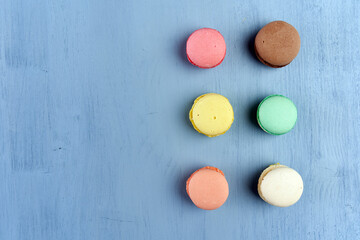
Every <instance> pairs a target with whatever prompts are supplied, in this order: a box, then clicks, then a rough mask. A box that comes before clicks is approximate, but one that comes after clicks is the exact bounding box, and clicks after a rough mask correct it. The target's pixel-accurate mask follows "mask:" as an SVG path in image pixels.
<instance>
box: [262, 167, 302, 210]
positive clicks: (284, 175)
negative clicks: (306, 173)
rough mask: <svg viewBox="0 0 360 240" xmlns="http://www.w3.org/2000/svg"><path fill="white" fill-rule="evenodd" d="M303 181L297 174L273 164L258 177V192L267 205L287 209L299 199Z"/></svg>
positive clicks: (290, 169) (292, 170)
mask: <svg viewBox="0 0 360 240" xmlns="http://www.w3.org/2000/svg"><path fill="white" fill-rule="evenodd" d="M303 189H304V184H303V180H302V178H301V176H300V174H299V173H298V172H296V171H295V170H294V169H292V168H289V167H287V166H284V165H280V164H274V165H270V166H269V167H268V168H266V169H265V170H264V171H263V172H262V174H261V175H260V178H259V182H258V192H259V195H260V197H261V198H262V199H263V200H264V201H265V202H267V203H269V204H271V205H274V206H277V207H289V206H291V205H293V204H295V203H296V202H297V201H298V200H299V199H300V197H301V195H302V193H303Z"/></svg>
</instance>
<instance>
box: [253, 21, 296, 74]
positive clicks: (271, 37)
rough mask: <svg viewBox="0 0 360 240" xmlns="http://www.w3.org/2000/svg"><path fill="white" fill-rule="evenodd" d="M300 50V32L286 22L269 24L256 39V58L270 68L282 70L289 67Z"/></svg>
mask: <svg viewBox="0 0 360 240" xmlns="http://www.w3.org/2000/svg"><path fill="white" fill-rule="evenodd" d="M299 50H300V36H299V33H298V31H297V30H296V29H295V28H294V27H293V26H292V25H290V24H289V23H286V22H284V21H275V22H271V23H268V24H267V25H265V26H264V27H263V28H262V29H261V30H260V31H259V32H258V33H257V35H256V37H255V53H256V56H257V57H258V59H259V60H260V61H261V62H262V63H263V64H265V65H267V66H269V67H273V68H281V67H284V66H286V65H288V64H289V63H290V62H291V61H292V60H294V58H295V57H296V56H297V54H298V53H299Z"/></svg>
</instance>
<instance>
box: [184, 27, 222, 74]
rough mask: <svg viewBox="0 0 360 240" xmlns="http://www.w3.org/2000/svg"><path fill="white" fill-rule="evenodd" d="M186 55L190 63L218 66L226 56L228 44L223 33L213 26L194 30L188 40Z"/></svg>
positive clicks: (199, 65) (210, 66) (201, 66)
mask: <svg viewBox="0 0 360 240" xmlns="http://www.w3.org/2000/svg"><path fill="white" fill-rule="evenodd" d="M186 55H187V58H188V60H189V61H190V63H192V64H193V65H195V66H197V67H200V68H213V67H216V66H218V65H219V64H220V63H221V62H222V61H223V60H224V58H225V55H226V44H225V40H224V37H223V36H222V35H221V33H220V32H219V31H217V30H215V29H212V28H201V29H198V30H196V31H195V32H193V33H192V34H191V35H190V37H189V38H188V40H187V42H186Z"/></svg>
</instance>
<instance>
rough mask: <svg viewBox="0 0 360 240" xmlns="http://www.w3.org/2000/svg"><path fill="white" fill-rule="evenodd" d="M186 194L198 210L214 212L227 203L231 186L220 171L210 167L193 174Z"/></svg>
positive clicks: (188, 182)
mask: <svg viewBox="0 0 360 240" xmlns="http://www.w3.org/2000/svg"><path fill="white" fill-rule="evenodd" d="M186 192H187V194H188V195H189V197H190V199H191V201H192V202H193V203H194V204H195V205H196V206H197V207H198V208H201V209H204V210H214V209H217V208H219V207H221V206H222V205H223V204H224V203H225V201H226V199H227V198H228V196H229V185H228V182H227V181H226V178H225V175H224V173H223V172H222V171H221V170H220V169H218V168H215V167H209V166H208V167H204V168H201V169H199V170H197V171H195V172H194V173H193V174H191V176H190V177H189V179H188V180H187V181H186Z"/></svg>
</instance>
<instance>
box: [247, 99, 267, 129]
mask: <svg viewBox="0 0 360 240" xmlns="http://www.w3.org/2000/svg"><path fill="white" fill-rule="evenodd" d="M262 100H263V97H257V98H255V99H254V100H253V101H252V102H251V103H250V104H249V107H248V108H247V119H248V122H249V123H250V124H251V125H252V126H253V127H255V128H256V129H258V130H259V131H261V132H264V131H263V130H262V129H261V128H260V126H259V124H258V121H257V115H256V114H257V109H258V106H259V104H260V103H261V101H262Z"/></svg>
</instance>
